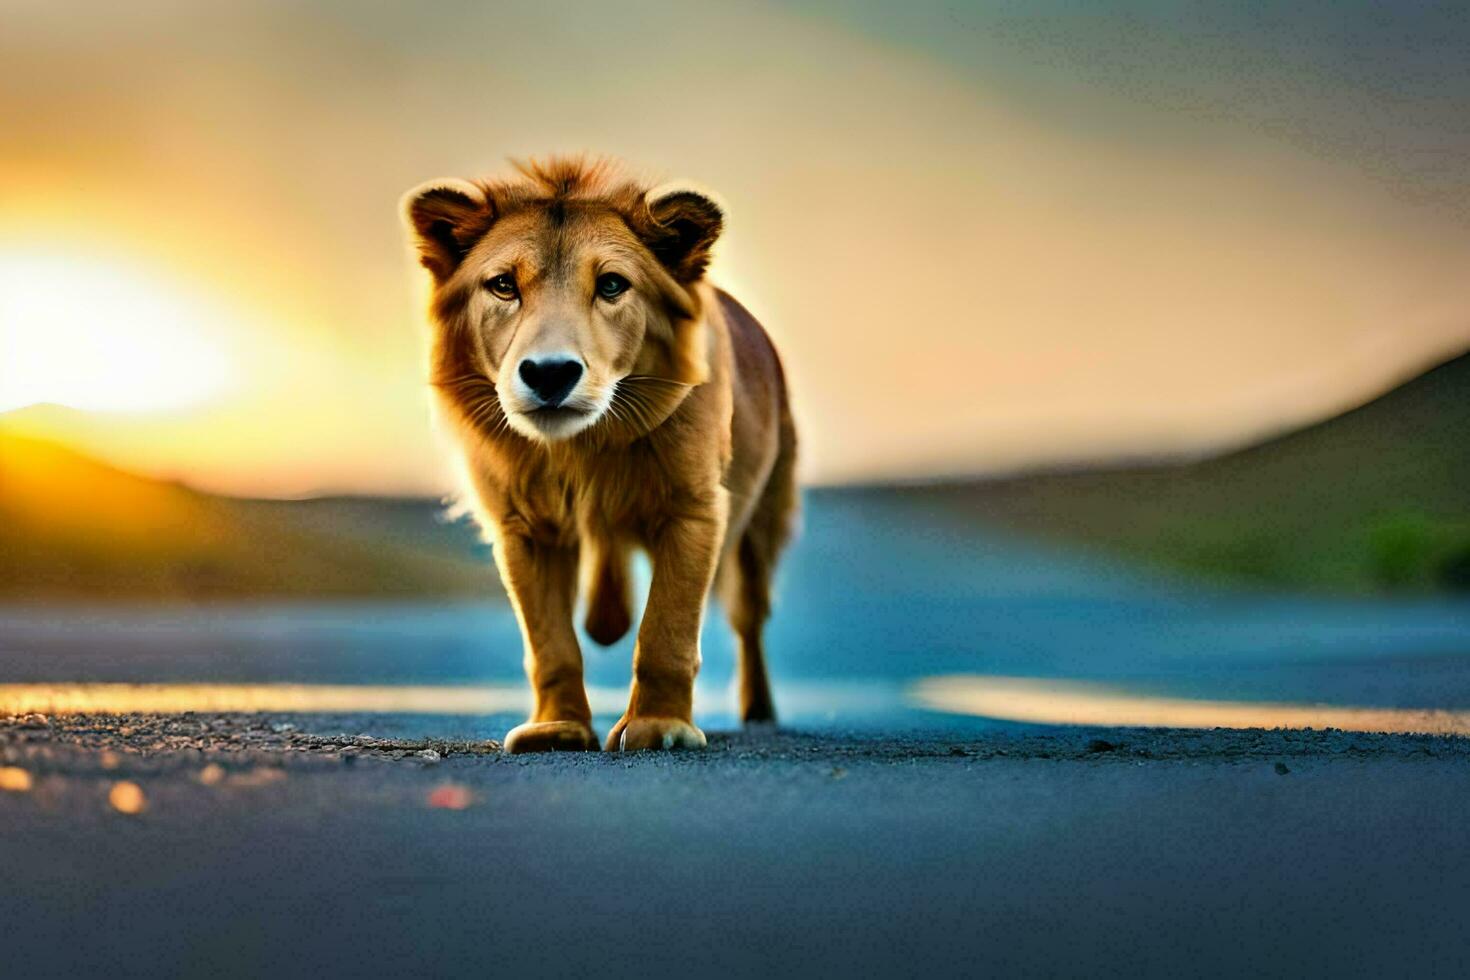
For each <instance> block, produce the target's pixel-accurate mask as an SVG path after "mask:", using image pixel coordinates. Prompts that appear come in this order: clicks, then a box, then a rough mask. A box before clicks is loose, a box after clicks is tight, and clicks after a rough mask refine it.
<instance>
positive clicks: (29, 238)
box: [0, 0, 1470, 495]
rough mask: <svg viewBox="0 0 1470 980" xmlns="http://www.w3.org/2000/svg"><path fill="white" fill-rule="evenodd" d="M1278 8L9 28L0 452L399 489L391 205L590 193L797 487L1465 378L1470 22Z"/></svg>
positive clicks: (210, 8)
mask: <svg viewBox="0 0 1470 980" xmlns="http://www.w3.org/2000/svg"><path fill="white" fill-rule="evenodd" d="M1281 6H1282V9H1279V10H1269V9H1268V10H1256V11H1255V12H1253V13H1252V12H1249V11H1246V10H1243V9H1241V5H1236V4H1230V5H1226V4H1218V5H1215V4H1189V3H1138V4H1123V3H1116V2H1103V3H1055V2H1041V3H1025V4H1020V3H1018V4H974V5H971V4H962V3H953V2H950V3H938V2H927V0H915V2H908V3H904V4H889V3H879V2H870V3H840V2H835V0H833V2H806V3H790V4H776V3H770V4H765V3H741V4H728V3H725V4H719V3H703V2H681V3H652V2H639V0H628V2H620V3H617V4H609V3H596V4H590V3H589V4H563V3H554V2H545V0H542V2H535V3H525V4H515V3H507V4H499V3H474V4H470V3H464V4H455V3H421V4H407V3H404V4H379V3H371V4H369V3H362V2H348V0H343V2H340V3H249V4H246V3H239V4H231V3H207V4H198V3H192V4H188V3H178V4H171V3H164V4H160V3H148V2H141V3H133V4H115V3H98V4H95V5H91V4H69V3H56V2H40V0H8V2H7V3H6V4H5V5H4V8H3V10H0V120H3V124H0V331H3V333H0V411H10V412H12V414H11V415H10V416H8V419H9V420H10V424H13V425H14V426H16V427H17V428H25V429H30V430H34V431H39V432H43V433H48V434H52V435H55V436H57V437H59V438H63V439H65V440H67V441H69V442H72V443H74V444H76V445H79V446H82V447H84V448H86V449H87V450H89V451H92V452H96V453H98V454H99V455H102V456H105V457H106V458H109V459H111V460H114V461H116V462H118V463H120V464H123V465H126V466H129V467H132V468H136V469H140V470H144V471H147V472H150V473H155V474H162V475H167V476H171V477H172V476H177V477H181V478H184V479H186V480H188V481H190V482H193V483H196V484H198V485H201V486H204V487H208V488H211V489H217V490H225V491H230V492H236V493H250V494H269V495H296V494H304V493H312V492H323V491H342V490H351V491H369V492H438V491H441V490H443V489H445V488H446V487H448V486H449V483H450V476H449V474H450V472H451V470H450V468H449V467H448V466H447V465H446V462H445V450H444V447H443V446H442V444H441V443H440V442H438V441H437V440H436V439H435V437H434V435H433V433H432V431H431V427H430V423H429V414H428V410H427V398H426V393H425V388H424V376H425V367H424V357H423V350H422V349H423V344H424V337H425V332H426V328H425V326H424V318H423V315H422V314H423V308H424V301H425V296H426V287H427V283H426V281H425V280H426V277H425V275H424V274H423V273H422V272H421V271H420V270H418V269H417V268H416V267H415V266H414V265H413V262H412V259H411V257H410V255H409V252H408V249H407V246H406V243H405V239H404V234H403V230H402V227H401V225H400V223H399V218H398V214H397V205H398V200H399V198H400V196H401V195H402V193H403V192H404V191H405V190H407V189H408V188H409V187H411V186H413V185H415V184H418V183H420V182H422V181H424V180H426V179H428V178H431V177H437V176H445V175H462V176H473V175H479V174H484V173H489V172H495V171H499V170H503V169H504V166H505V164H504V161H505V159H506V158H507V157H508V156H517V157H520V156H529V155H536V154H545V153H550V152H575V151H592V152H596V153H606V154H611V155H615V156H617V157H620V158H623V159H625V160H627V161H628V162H629V163H630V164H631V165H632V166H633V168H634V170H635V171H636V172H638V173H642V174H646V175H648V176H649V177H651V178H655V179H665V178H675V177H687V178H691V179H694V180H697V181H699V182H700V183H701V184H704V185H707V186H709V187H712V188H714V189H715V190H717V191H718V192H719V193H720V195H721V196H722V197H723V198H724V200H725V201H726V202H727V204H728V206H729V221H728V225H727V231H726V237H725V238H724V239H723V240H722V242H721V244H720V245H719V246H718V248H717V258H716V261H715V264H714V267H713V269H712V273H711V275H712V278H713V279H714V280H715V281H717V282H718V283H720V284H721V285H724V286H725V287H727V288H729V289H730V290H731V291H732V292H734V293H735V294H736V295H737V296H738V297H739V298H740V299H742V300H743V301H744V302H745V303H746V305H747V306H749V307H750V308H751V309H752V310H753V311H754V312H755V313H756V314H757V315H758V316H759V317H760V318H761V319H762V320H763V321H764V322H765V323H766V325H767V327H768V328H769V330H770V331H771V333H772V334H773V335H774V337H775V338H776V341H777V343H778V345H779V346H780V348H781V349H782V351H783V353H784V356H785V358H786V361H787V364H788V370H789V374H790V376H791V379H792V384H793V388H794V395H795V400H796V406H797V412H798V417H799V422H800V424H801V426H802V430H803V436H804V454H805V458H804V460H803V467H804V474H805V477H806V478H807V479H808V480H809V481H814V482H834V481H842V480H851V479H888V478H909V477H918V476H932V475H944V474H957V473H971V472H988V471H996V470H1005V469H1011V468H1015V467H1021V466H1031V465H1038V464H1047V463H1052V462H1058V461H1069V460H1085V459H1097V458H1104V457H1109V456H1117V455H1137V454H1152V453H1173V452H1192V451H1200V450H1205V449H1209V448H1216V447H1221V446H1225V445H1230V444H1233V443H1237V442H1240V441H1242V440H1247V439H1250V438H1253V437H1256V436H1258V435H1260V434H1262V433H1265V432H1269V431H1273V430H1275V429H1277V428H1280V427H1282V426H1284V425H1289V424H1293V423H1296V422H1301V421H1305V420H1309V419H1313V418H1316V417H1318V416H1320V415H1323V414H1325V413H1328V412H1331V411H1335V410H1337V409H1340V408H1342V407H1345V406H1346V405H1349V404H1352V403H1353V402H1355V401H1357V400H1361V399H1363V398H1365V397H1367V396H1369V395H1371V394H1372V393H1374V392H1376V391H1378V390H1380V389H1381V388H1383V387H1384V386H1386V385H1388V384H1391V383H1392V382H1394V381H1395V380H1398V379H1400V378H1402V377H1404V376H1406V375H1407V374H1409V373H1412V372H1414V371H1416V370H1418V369H1420V368H1422V367H1424V366H1426V365H1427V364H1428V363H1430V362H1432V361H1434V360H1436V359H1438V358H1441V357H1444V356H1448V355H1450V354H1453V353H1458V352H1459V351H1461V350H1463V349H1464V348H1465V347H1467V346H1470V110H1467V106H1470V59H1467V58H1465V57H1464V52H1465V51H1466V50H1470V14H1467V13H1465V12H1457V11H1456V9H1455V8H1453V7H1444V8H1438V7H1431V6H1429V5H1420V4H1416V3H1402V4H1391V5H1368V4H1362V5H1359V4H1331V5H1325V4H1324V5H1314V4H1305V5H1281ZM1288 7H1289V9H1288ZM33 403H54V404H50V405H45V406H42V407H36V406H35V405H34V404H33ZM28 406H30V407H28ZM58 406H59V407H58ZM4 422H5V420H4V419H0V424H4Z"/></svg>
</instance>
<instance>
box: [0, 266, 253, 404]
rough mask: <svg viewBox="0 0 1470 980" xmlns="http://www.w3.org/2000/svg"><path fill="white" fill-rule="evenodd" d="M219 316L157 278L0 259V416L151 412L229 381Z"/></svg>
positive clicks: (118, 269)
mask: <svg viewBox="0 0 1470 980" xmlns="http://www.w3.org/2000/svg"><path fill="white" fill-rule="evenodd" d="M222 319H223V317H222V314H221V313H220V312H219V311H216V310H212V309H211V308H210V304H209V302H208V301H207V300H205V299H204V298H201V297H199V296H197V295H196V294H195V293H193V292H192V291H191V290H189V289H188V288H186V287H184V286H182V285H180V284H176V283H172V282H170V281H169V280H168V278H167V277H166V276H163V275H160V274H158V273H156V272H154V271H153V270H151V269H147V268H143V267H139V266H135V265H132V264H129V263H125V262H121V261H111V260H104V259H96V258H88V257H78V256H72V255H65V254H61V253H60V252H55V253H37V252H19V251H0V365H3V368H0V412H3V411H9V410H11V409H16V408H21V407H24V406H26V405H32V404H36V403H40V402H50V403H55V404H59V405H66V406H69V407H71V408H77V409H85V410H90V411H117V412H152V411H163V410H171V409H178V408H184V407H188V406H193V405H198V404H200V403H202V402H205V401H208V400H209V399H210V398H211V397H213V396H215V395H217V394H219V393H220V392H221V391H223V390H224V389H225V388H226V387H227V386H228V385H229V383H230V382H231V380H232V370H231V364H230V358H229V357H228V356H227V355H226V352H225V351H224V350H223V349H222V348H221V346H220V345H219V343H218V342H217V340H216V338H217V337H218V336H219V335H220V333H221V322H222Z"/></svg>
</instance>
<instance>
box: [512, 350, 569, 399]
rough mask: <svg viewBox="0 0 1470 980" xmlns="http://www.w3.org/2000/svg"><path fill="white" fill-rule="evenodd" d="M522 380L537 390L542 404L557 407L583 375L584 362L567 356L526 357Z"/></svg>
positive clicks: (534, 390) (521, 370) (522, 368)
mask: <svg viewBox="0 0 1470 980" xmlns="http://www.w3.org/2000/svg"><path fill="white" fill-rule="evenodd" d="M520 373H521V380H522V381H524V382H525V383H526V386H527V387H528V388H530V389H531V390H532V391H533V392H535V394H536V397H537V398H539V399H540V400H541V404H542V405H543V406H545V407H547V408H555V407H556V406H558V405H560V404H561V403H562V399H564V398H566V397H567V395H570V394H571V393H572V389H573V388H575V387H577V382H578V381H579V380H580V379H581V377H582V362H581V361H574V360H571V359H569V358H565V357H547V358H543V359H541V360H533V359H532V358H529V357H528V358H526V359H525V360H524V361H522V362H521V366H520Z"/></svg>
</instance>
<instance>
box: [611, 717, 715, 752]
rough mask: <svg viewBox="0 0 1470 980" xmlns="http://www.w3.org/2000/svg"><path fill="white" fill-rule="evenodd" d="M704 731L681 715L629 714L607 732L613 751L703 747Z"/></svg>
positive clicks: (670, 749) (672, 749) (666, 750)
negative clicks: (646, 716)
mask: <svg viewBox="0 0 1470 980" xmlns="http://www.w3.org/2000/svg"><path fill="white" fill-rule="evenodd" d="M704 746H705V740H704V732H702V731H700V730H699V729H698V728H695V727H694V726H693V725H691V724H690V723H689V722H687V721H682V720H680V719H678V718H629V717H627V716H626V715H624V716H623V718H622V719H621V720H619V721H618V723H617V724H616V725H614V726H613V729H612V731H610V732H608V733H607V745H606V749H607V751H609V752H642V751H644V750H647V749H653V750H659V751H665V752H668V751H674V750H677V749H702V748H704Z"/></svg>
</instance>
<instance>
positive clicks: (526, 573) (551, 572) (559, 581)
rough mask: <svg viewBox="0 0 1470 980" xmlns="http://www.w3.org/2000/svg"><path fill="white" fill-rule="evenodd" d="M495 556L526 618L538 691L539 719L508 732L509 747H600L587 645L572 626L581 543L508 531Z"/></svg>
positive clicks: (530, 672)
mask: <svg viewBox="0 0 1470 980" xmlns="http://www.w3.org/2000/svg"><path fill="white" fill-rule="evenodd" d="M495 556H496V564H498V565H499V566H500V575H501V578H503V579H504V580H505V587H506V591H507V592H509V593H510V597H511V602H512V603H513V604H514V606H515V610H516V617H517V618H518V619H519V620H520V624H521V635H522V636H523V638H524V640H525V646H526V674H527V676H529V677H530V679H531V687H532V689H533V690H534V692H535V697H536V707H535V710H534V711H533V712H532V714H531V720H530V721H528V722H526V723H525V724H523V725H518V726H517V727H515V728H513V729H512V730H511V731H510V734H508V735H507V736H506V738H505V749H506V751H507V752H548V751H576V750H592V751H596V749H597V747H598V743H597V735H596V733H595V732H593V731H592V710H591V708H590V707H589V706H588V704H587V691H586V689H585V688H584V687H583V685H582V650H581V648H580V647H579V646H578V645H577V634H576V630H575V629H574V627H573V626H572V612H573V608H574V606H575V604H576V589H577V549H576V548H575V547H567V546H564V545H555V544H546V543H542V542H538V541H535V540H533V539H532V538H530V537H527V536H525V535H524V534H518V533H515V532H511V531H507V530H504V529H502V531H501V533H499V534H497V536H496V542H495Z"/></svg>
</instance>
